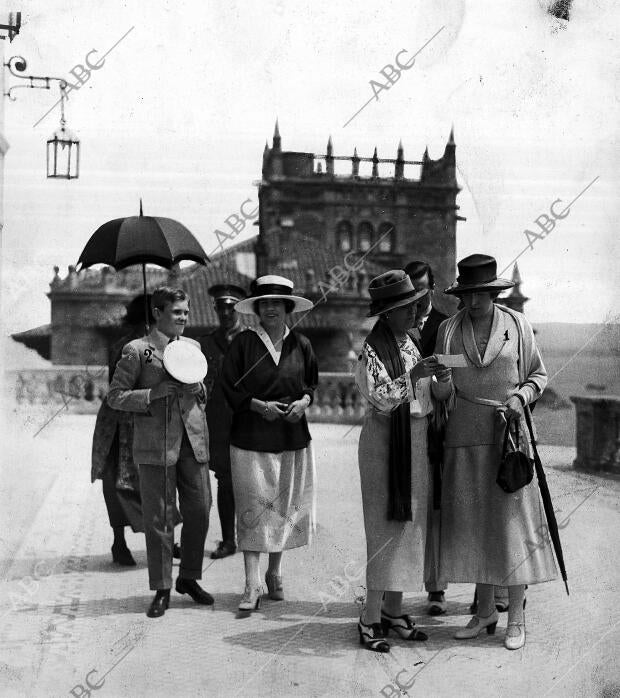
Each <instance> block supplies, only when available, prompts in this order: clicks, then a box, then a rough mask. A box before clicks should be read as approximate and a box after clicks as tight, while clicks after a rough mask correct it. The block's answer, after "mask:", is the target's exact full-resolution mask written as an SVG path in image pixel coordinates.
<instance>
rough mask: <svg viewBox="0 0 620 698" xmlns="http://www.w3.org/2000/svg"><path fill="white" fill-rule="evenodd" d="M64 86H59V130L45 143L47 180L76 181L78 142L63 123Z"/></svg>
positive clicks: (77, 172)
mask: <svg viewBox="0 0 620 698" xmlns="http://www.w3.org/2000/svg"><path fill="white" fill-rule="evenodd" d="M65 99H67V96H66V94H65V84H63V83H61V85H60V114H61V116H60V128H58V129H56V130H55V131H54V133H53V134H52V137H51V138H50V139H49V140H48V141H47V176H48V179H77V178H78V177H79V176H80V141H79V139H78V137H77V136H76V135H75V134H74V133H72V132H71V131H70V130H69V129H68V128H67V127H66V125H65V124H66V122H65Z"/></svg>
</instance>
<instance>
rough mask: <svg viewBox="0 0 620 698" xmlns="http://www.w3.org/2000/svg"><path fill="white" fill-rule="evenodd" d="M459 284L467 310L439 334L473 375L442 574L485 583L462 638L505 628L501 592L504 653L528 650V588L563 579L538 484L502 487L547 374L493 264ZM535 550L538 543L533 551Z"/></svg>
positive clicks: (450, 482) (466, 262) (459, 382)
mask: <svg viewBox="0 0 620 698" xmlns="http://www.w3.org/2000/svg"><path fill="white" fill-rule="evenodd" d="M458 269H459V276H458V278H457V280H456V282H455V283H454V284H453V285H452V286H450V288H448V289H446V291H445V292H446V293H448V294H452V295H456V296H458V297H459V298H460V300H461V302H462V304H463V306H464V307H463V308H462V310H459V312H457V313H456V315H454V316H453V317H451V318H449V319H448V320H446V321H445V322H443V323H442V325H441V326H440V328H439V333H438V336H437V344H436V347H435V351H436V352H439V353H443V354H463V355H464V356H465V359H466V362H467V367H466V368H455V369H453V375H452V383H451V384H445V385H444V386H443V387H440V389H443V390H444V391H445V395H444V396H445V397H448V393H449V392H451V395H450V403H449V404H450V407H451V411H450V416H449V419H448V423H447V427H446V438H445V443H444V470H443V480H442V501H441V539H440V575H441V578H442V579H445V580H447V581H452V582H476V583H477V584H478V586H477V590H478V611H477V615H475V616H474V617H473V618H472V619H471V621H470V622H469V623H468V625H467V626H466V627H465V628H462V629H460V630H458V631H457V633H456V635H455V637H456V638H457V639H469V638H474V637H477V636H478V634H479V633H480V632H481V631H482V630H483V629H485V628H486V630H487V633H489V634H492V633H494V632H495V626H496V625H497V621H498V614H497V610H496V609H495V606H494V594H493V588H494V585H497V586H507V587H508V593H509V599H510V602H509V609H508V627H507V630H506V636H505V639H504V644H505V646H506V648H507V649H518V648H519V647H522V646H523V645H524V643H525V623H524V617H523V606H524V603H523V601H524V590H525V585H526V584H536V583H538V582H545V581H547V580H550V579H553V578H554V577H555V576H556V574H557V572H556V568H555V562H554V560H553V553H552V551H551V545H550V542H549V538H548V536H547V534H546V533H545V531H546V527H545V525H544V521H545V519H544V513H543V510H542V506H541V503H540V499H539V495H538V489H537V486H536V482H535V481H534V480H533V481H532V482H530V484H528V485H526V486H525V487H522V488H521V489H519V490H517V491H516V492H514V493H512V494H507V493H506V492H504V491H503V490H502V489H501V488H500V486H499V485H498V484H497V483H496V478H497V473H498V468H499V464H500V458H501V444H502V437H503V435H504V432H505V429H506V422H507V421H508V422H512V423H513V424H514V423H517V424H518V425H519V428H520V443H521V445H522V447H523V448H525V449H526V450H529V444H528V443H527V440H526V436H525V435H526V434H527V429H526V427H525V426H524V423H523V409H524V407H525V406H526V405H528V404H530V403H532V402H533V401H535V400H537V399H538V398H539V397H540V395H541V393H542V391H543V390H544V388H545V386H546V384H547V373H546V371H545V367H544V365H543V362H542V359H541V356H540V353H539V351H538V349H537V347H536V342H535V339H534V333H533V331H532V328H531V326H530V324H529V322H528V321H527V320H526V319H525V317H524V316H523V315H522V314H521V313H518V312H516V311H514V310H510V309H509V308H506V307H504V306H502V305H499V304H495V303H494V300H495V299H496V298H497V296H498V294H499V293H500V292H501V291H503V290H505V289H508V288H510V287H511V286H513V285H514V284H513V283H512V282H511V281H507V280H506V279H501V278H497V264H496V261H495V259H494V258H493V257H489V256H488V255H483V254H474V255H471V256H469V257H466V258H465V259H463V260H461V261H460V262H459V263H458ZM528 543H530V544H529V545H528Z"/></svg>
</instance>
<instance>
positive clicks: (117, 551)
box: [112, 543, 136, 567]
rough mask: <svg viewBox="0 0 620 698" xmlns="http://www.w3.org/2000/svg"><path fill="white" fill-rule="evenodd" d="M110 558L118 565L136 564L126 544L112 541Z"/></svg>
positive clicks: (132, 565) (131, 565)
mask: <svg viewBox="0 0 620 698" xmlns="http://www.w3.org/2000/svg"><path fill="white" fill-rule="evenodd" d="M112 560H113V561H114V562H116V563H117V564H119V565H125V567H135V566H136V561H135V560H134V559H133V555H132V554H131V551H130V550H129V548H128V547H127V545H126V544H122V543H120V544H119V543H114V544H113V545H112Z"/></svg>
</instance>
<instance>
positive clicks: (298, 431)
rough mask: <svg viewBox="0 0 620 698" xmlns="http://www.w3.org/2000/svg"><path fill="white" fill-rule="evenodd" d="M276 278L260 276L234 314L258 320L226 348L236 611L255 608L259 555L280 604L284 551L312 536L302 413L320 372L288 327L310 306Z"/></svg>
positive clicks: (309, 459) (303, 341)
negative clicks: (239, 566) (241, 582)
mask: <svg viewBox="0 0 620 698" xmlns="http://www.w3.org/2000/svg"><path fill="white" fill-rule="evenodd" d="M292 292H293V284H292V282H291V281H289V280H288V279H285V278H283V277H281V276H273V275H272V276H263V277H261V278H259V279H257V280H256V281H255V282H254V284H253V288H252V296H251V297H250V298H247V299H245V300H243V301H240V302H239V303H237V305H236V306H235V309H236V310H237V311H238V312H240V313H253V314H256V315H258V317H259V318H260V324H259V325H258V326H257V327H256V328H252V329H248V330H246V331H245V332H241V333H240V334H239V335H237V337H235V339H234V340H233V342H232V344H231V345H230V350H229V352H228V354H227V355H226V358H225V360H224V366H223V375H222V387H223V390H224V394H225V396H226V399H227V400H228V402H229V403H230V405H231V407H232V409H233V412H234V415H233V423H232V429H231V435H230V444H231V446H230V456H231V467H232V479H233V491H234V497H235V502H236V510H237V537H238V542H239V549H240V550H242V551H243V556H244V563H245V593H244V595H243V598H242V599H241V603H240V605H239V610H240V611H244V612H249V611H252V610H254V609H257V608H258V607H259V605H260V598H261V594H262V586H261V580H260V571H259V558H260V553H261V552H262V553H268V554H269V566H268V568H267V572H266V574H265V582H266V584H267V590H268V593H269V598H271V599H274V600H280V599H283V598H284V593H283V587H282V572H281V564H282V552H283V551H284V550H287V549H290V548H296V547H300V546H303V545H307V543H308V542H309V540H310V536H311V534H312V532H313V530H314V459H313V455H312V449H311V441H310V432H309V430H308V423H307V421H306V417H305V410H306V409H307V408H308V407H309V405H310V404H311V403H312V399H313V396H314V390H315V388H316V385H317V383H318V368H317V363H316V359H315V356H314V352H313V351H312V346H311V344H310V342H309V341H308V339H307V338H306V337H304V336H303V335H301V334H298V333H297V332H293V331H291V330H289V328H288V327H287V326H286V322H285V320H286V315H287V314H288V313H291V312H300V311H304V310H309V309H310V308H311V307H312V303H311V302H310V301H309V300H307V299H305V298H300V297H299V296H293V295H292Z"/></svg>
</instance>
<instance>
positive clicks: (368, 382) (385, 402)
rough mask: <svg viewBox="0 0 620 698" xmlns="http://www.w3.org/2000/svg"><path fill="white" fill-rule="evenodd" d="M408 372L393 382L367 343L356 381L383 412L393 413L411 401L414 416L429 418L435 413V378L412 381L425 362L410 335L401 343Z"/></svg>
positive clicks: (363, 350) (401, 350) (365, 395)
mask: <svg viewBox="0 0 620 698" xmlns="http://www.w3.org/2000/svg"><path fill="white" fill-rule="evenodd" d="M398 346H399V349H400V354H401V356H402V359H403V363H404V365H405V373H404V374H403V375H402V376H399V377H398V378H395V379H394V380H392V379H391V378H390V376H389V375H388V372H387V370H386V368H385V366H384V365H383V362H382V361H381V360H380V359H379V357H378V356H377V353H376V352H375V350H374V349H373V348H372V347H371V346H369V345H368V344H367V343H366V342H364V346H363V347H362V355H361V357H360V360H359V361H358V364H357V369H356V371H355V382H356V384H357V387H358V389H359V391H360V393H361V394H362V395H363V396H364V397H365V398H366V400H368V402H370V404H371V405H372V406H373V407H374V408H375V409H376V410H378V411H379V412H382V413H384V414H389V413H390V412H391V411H392V410H393V409H394V408H395V407H398V405H401V404H402V403H403V402H408V403H409V405H410V412H411V416H412V417H418V418H421V417H425V416H426V415H427V414H429V413H430V412H432V410H433V404H432V401H431V380H432V379H431V378H420V380H418V381H417V382H416V384H415V386H414V385H413V383H412V382H411V376H410V374H409V372H410V371H411V369H412V368H413V367H414V366H415V364H417V363H418V361H421V360H422V355H421V354H420V352H419V351H418V349H417V348H416V346H415V344H414V343H413V340H412V339H411V337H409V335H407V338H406V339H404V340H402V341H399V342H398Z"/></svg>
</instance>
